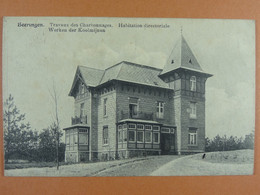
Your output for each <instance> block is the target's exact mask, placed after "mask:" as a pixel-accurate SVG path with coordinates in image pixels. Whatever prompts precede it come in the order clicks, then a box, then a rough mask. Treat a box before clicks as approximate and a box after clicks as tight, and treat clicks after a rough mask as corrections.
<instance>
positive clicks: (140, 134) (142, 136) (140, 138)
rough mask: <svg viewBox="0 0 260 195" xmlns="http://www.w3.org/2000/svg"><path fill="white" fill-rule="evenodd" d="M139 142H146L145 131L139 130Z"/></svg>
mask: <svg viewBox="0 0 260 195" xmlns="http://www.w3.org/2000/svg"><path fill="white" fill-rule="evenodd" d="M137 142H139V143H143V142H144V132H143V131H137Z"/></svg>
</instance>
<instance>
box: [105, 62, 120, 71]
mask: <svg viewBox="0 0 260 195" xmlns="http://www.w3.org/2000/svg"><path fill="white" fill-rule="evenodd" d="M123 62H124V61H121V62H119V63H116V64H114V65H112V66H109V67H108V68H106V69H105V71H106V70H108V69H110V68H113V67H115V66H118V65H119V64H121V63H123Z"/></svg>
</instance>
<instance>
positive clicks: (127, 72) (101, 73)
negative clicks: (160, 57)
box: [69, 61, 169, 95]
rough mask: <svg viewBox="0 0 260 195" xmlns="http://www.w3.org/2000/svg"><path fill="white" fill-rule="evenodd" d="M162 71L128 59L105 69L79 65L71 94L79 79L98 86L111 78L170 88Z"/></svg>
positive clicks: (90, 85)
mask: <svg viewBox="0 0 260 195" xmlns="http://www.w3.org/2000/svg"><path fill="white" fill-rule="evenodd" d="M161 71H162V69H158V68H154V67H151V66H145V65H141V64H135V63H132V62H126V61H122V62H120V63H118V64H115V65H113V66H111V67H109V68H107V69H105V70H100V69H95V68H90V67H86V66H78V68H77V71H76V74H75V77H74V81H73V84H72V87H71V90H70V93H69V95H73V91H74V88H75V85H76V83H77V81H78V79H82V80H83V81H84V82H85V84H86V85H87V86H89V87H97V86H99V85H102V84H104V83H106V82H109V81H111V80H118V81H126V82H130V83H136V84H142V85H147V86H153V87H160V88H169V86H168V84H167V83H165V82H164V81H163V80H161V79H160V78H159V77H158V76H159V74H160V72H161Z"/></svg>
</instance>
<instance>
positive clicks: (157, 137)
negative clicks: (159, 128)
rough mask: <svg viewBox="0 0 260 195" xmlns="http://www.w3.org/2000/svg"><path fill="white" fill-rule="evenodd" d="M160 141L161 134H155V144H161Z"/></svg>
mask: <svg viewBox="0 0 260 195" xmlns="http://www.w3.org/2000/svg"><path fill="white" fill-rule="evenodd" d="M159 140H160V134H159V133H153V143H155V144H159V142H160V141H159Z"/></svg>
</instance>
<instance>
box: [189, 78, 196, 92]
mask: <svg viewBox="0 0 260 195" xmlns="http://www.w3.org/2000/svg"><path fill="white" fill-rule="evenodd" d="M190 90H191V91H196V77H195V76H192V77H191V78H190Z"/></svg>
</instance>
